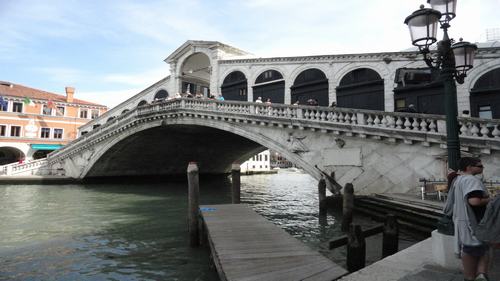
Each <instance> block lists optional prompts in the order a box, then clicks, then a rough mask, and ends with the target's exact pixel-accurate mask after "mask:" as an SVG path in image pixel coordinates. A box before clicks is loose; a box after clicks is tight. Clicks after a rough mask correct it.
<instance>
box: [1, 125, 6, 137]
mask: <svg viewBox="0 0 500 281" xmlns="http://www.w3.org/2000/svg"><path fill="white" fill-rule="evenodd" d="M6 133H7V126H5V125H0V136H1V137H5V134H6Z"/></svg>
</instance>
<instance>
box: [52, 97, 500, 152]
mask: <svg viewBox="0 0 500 281" xmlns="http://www.w3.org/2000/svg"><path fill="white" fill-rule="evenodd" d="M179 110H189V111H192V113H196V112H199V113H210V114H211V115H212V116H216V115H218V116H223V115H227V116H234V115H239V116H240V117H244V118H242V119H244V120H245V119H246V120H250V119H252V118H268V119H269V120H273V122H279V121H280V120H281V121H284V122H288V123H289V121H290V120H294V121H299V122H300V121H307V122H309V123H317V124H318V125H323V124H341V125H344V127H345V128H351V129H353V128H356V127H358V128H361V129H366V128H371V130H372V131H373V129H376V130H380V131H383V130H386V129H387V130H392V131H394V130H399V131H401V132H413V133H420V134H428V133H431V134H435V135H438V136H439V135H440V136H442V137H443V139H442V142H443V143H444V142H445V138H444V137H445V136H446V119H445V116H442V115H430V114H419V113H406V112H384V111H373V110H359V109H350V108H338V107H336V108H331V107H320V106H306V105H285V104H265V103H253V102H240V101H217V100H207V99H192V98H178V99H173V100H166V101H163V102H159V103H154V104H149V105H143V106H140V107H136V108H135V109H133V110H130V111H129V112H127V113H125V114H123V115H122V116H119V117H117V118H115V119H113V120H112V121H111V122H108V123H105V124H103V125H102V126H100V127H98V128H96V129H94V130H92V131H91V132H90V133H88V134H86V135H84V136H82V137H80V138H78V139H76V140H74V141H72V142H71V143H69V144H68V145H66V148H68V147H71V146H74V145H76V144H79V143H84V142H86V141H88V140H90V139H93V138H94V136H96V135H97V134H99V133H100V132H108V131H112V130H115V129H118V128H122V127H123V126H124V125H125V124H127V123H129V122H132V121H134V120H135V119H137V118H142V117H147V116H149V115H152V114H161V113H169V112H171V113H174V114H175V112H176V111H179ZM190 114H191V113H190ZM98 120H99V119H96V120H95V121H94V122H98ZM458 120H459V124H460V136H461V138H466V139H469V140H481V139H483V140H490V141H498V140H500V130H499V126H500V120H487V119H480V118H471V117H468V118H464V117H460V118H458ZM122 129H123V128H122ZM122 129H120V130H122ZM495 147H500V146H499V145H496V146H495ZM495 149H496V148H495ZM64 150H65V149H62V150H59V151H54V152H52V153H51V154H50V155H49V157H54V156H56V155H58V154H60V153H62V152H63V151H64Z"/></svg>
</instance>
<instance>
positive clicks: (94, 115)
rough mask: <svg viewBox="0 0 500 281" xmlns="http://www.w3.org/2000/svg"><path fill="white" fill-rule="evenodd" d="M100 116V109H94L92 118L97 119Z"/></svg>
mask: <svg viewBox="0 0 500 281" xmlns="http://www.w3.org/2000/svg"><path fill="white" fill-rule="evenodd" d="M97 117H99V109H92V115H91V116H90V118H91V119H96V118H97Z"/></svg>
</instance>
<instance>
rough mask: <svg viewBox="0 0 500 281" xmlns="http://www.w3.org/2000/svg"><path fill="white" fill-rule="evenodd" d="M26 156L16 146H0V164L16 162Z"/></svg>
mask: <svg viewBox="0 0 500 281" xmlns="http://www.w3.org/2000/svg"><path fill="white" fill-rule="evenodd" d="M24 158H26V155H25V154H24V153H23V152H22V151H21V150H20V149H19V148H16V147H12V146H2V147H0V165H6V164H10V163H15V162H18V161H19V160H21V159H24Z"/></svg>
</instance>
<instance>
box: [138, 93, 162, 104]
mask: <svg viewBox="0 0 500 281" xmlns="http://www.w3.org/2000/svg"><path fill="white" fill-rule="evenodd" d="M167 98H168V92H167V91H166V90H163V89H161V90H159V91H158V92H156V94H155V96H154V98H153V101H162V100H165V99H167ZM143 102H144V103H143ZM146 103H147V102H146V101H145V100H142V101H140V102H139V104H138V105H137V106H141V105H144V104H146Z"/></svg>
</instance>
